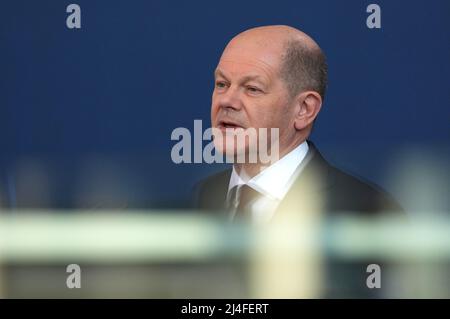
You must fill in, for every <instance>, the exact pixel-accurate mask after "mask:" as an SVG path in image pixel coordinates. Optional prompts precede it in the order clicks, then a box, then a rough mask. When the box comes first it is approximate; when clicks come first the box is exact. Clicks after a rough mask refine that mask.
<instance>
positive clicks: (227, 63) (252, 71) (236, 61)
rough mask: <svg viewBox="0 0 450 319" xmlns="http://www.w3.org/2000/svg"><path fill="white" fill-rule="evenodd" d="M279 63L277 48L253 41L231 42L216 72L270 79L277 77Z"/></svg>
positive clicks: (279, 51) (279, 57) (279, 53)
mask: <svg viewBox="0 0 450 319" xmlns="http://www.w3.org/2000/svg"><path fill="white" fill-rule="evenodd" d="M280 61H281V50H280V49H279V48H278V47H277V46H270V45H261V43H257V42H253V41H232V42H230V44H228V46H227V47H226V48H225V50H224V52H223V54H222V57H221V58H220V61H219V64H218V66H217V70H220V71H222V72H223V73H229V74H230V76H248V75H255V76H256V75H259V76H265V77H269V78H272V77H274V76H277V75H278V70H279V67H280Z"/></svg>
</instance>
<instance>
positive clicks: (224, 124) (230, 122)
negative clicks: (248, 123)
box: [217, 119, 244, 130]
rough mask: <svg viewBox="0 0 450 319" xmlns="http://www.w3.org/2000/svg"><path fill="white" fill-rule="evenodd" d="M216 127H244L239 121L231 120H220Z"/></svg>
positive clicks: (223, 128)
mask: <svg viewBox="0 0 450 319" xmlns="http://www.w3.org/2000/svg"><path fill="white" fill-rule="evenodd" d="M217 127H218V128H219V129H221V130H226V129H238V128H242V129H243V128H244V127H243V126H242V125H241V124H240V123H238V122H235V121H233V120H228V119H226V120H220V121H219V122H218V125H217Z"/></svg>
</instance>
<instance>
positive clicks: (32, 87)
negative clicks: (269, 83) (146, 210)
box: [0, 0, 450, 207]
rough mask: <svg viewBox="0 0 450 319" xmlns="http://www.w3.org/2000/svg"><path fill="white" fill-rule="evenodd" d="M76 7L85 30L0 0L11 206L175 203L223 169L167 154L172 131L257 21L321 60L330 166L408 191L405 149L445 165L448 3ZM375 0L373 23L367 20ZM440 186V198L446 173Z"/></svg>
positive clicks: (5, 181) (193, 111)
mask: <svg viewBox="0 0 450 319" xmlns="http://www.w3.org/2000/svg"><path fill="white" fill-rule="evenodd" d="M74 2H76V3H77V4H79V5H80V6H81V15H82V28H81V30H69V29H68V28H67V27H66V24H65V20H66V17H67V15H68V14H67V13H66V12H65V11H66V6H67V5H68V4H70V3H71V2H69V1H56V0H54V1H44V0H40V1H16V0H14V1H13V0H4V1H1V4H0V147H1V148H0V151H1V154H0V155H1V158H0V165H1V171H2V183H1V184H2V188H1V189H0V190H1V192H2V194H3V195H2V196H3V202H4V203H8V205H10V206H18V207H25V206H31V207H161V206H177V205H180V204H181V202H182V201H183V200H185V199H186V198H187V194H188V191H189V187H190V185H192V184H193V183H194V182H195V180H197V179H199V178H200V177H202V176H205V175H207V174H209V173H210V172H212V171H215V170H217V169H220V168H221V166H219V165H214V166H212V165H207V164H202V165H201V164H191V165H176V164H173V163H172V162H171V159H170V151H171V147H172V146H173V144H174V142H173V141H171V140H170V134H171V132H172V130H173V129H174V128H176V127H179V126H184V127H188V128H192V127H193V120H194V119H203V120H205V121H206V122H205V123H209V108H210V97H211V92H212V87H213V77H212V72H213V70H214V68H215V65H216V63H217V61H218V58H219V57H220V54H221V51H222V49H223V47H224V46H225V45H226V43H227V42H228V41H229V39H230V38H231V37H232V36H234V35H235V34H237V33H239V32H241V31H243V30H245V29H247V28H250V27H253V26H258V25H265V24H288V25H291V26H294V27H297V28H300V29H302V30H304V31H305V32H306V33H308V34H310V35H311V36H312V37H313V38H315V39H316V40H317V42H318V43H319V44H320V45H321V47H322V48H323V49H324V51H325V52H326V54H327V56H328V62H329V69H330V71H329V75H330V78H329V90H328V94H327V98H326V101H325V105H324V108H323V110H322V113H321V114H320V117H319V120H318V122H317V126H316V128H315V131H314V134H313V137H312V139H313V141H314V142H315V143H316V145H317V146H318V147H319V149H321V150H322V152H323V153H324V155H325V156H326V157H327V158H328V159H329V160H330V161H331V162H333V163H334V164H336V165H337V166H339V167H342V168H344V169H346V170H348V171H350V172H352V173H355V174H357V175H360V176H363V177H365V178H367V179H370V180H373V181H375V182H377V183H379V184H380V185H381V186H383V187H385V188H387V189H388V190H389V191H391V192H393V193H394V195H395V196H397V197H402V196H403V197H404V198H406V194H405V190H404V189H403V188H402V187H404V186H402V185H405V183H404V182H399V181H398V180H397V179H395V178H394V177H393V176H397V175H402V174H403V175H404V174H405V172H403V171H401V168H403V169H405V167H407V166H405V165H406V164H404V161H405V159H408V158H410V157H411V156H413V155H411V154H416V155H417V154H418V155H417V157H418V158H419V159H422V161H419V163H422V164H417V161H416V162H414V161H413V164H411V165H412V166H411V167H412V169H411V170H412V171H413V172H414V171H416V169H417V166H414V165H419V166H420V167H421V168H423V170H424V174H425V175H427V169H428V168H427V167H426V165H430V168H429V169H430V170H433V169H434V171H433V172H434V175H437V176H440V177H441V178H442V176H447V175H445V174H448V166H447V163H448V162H449V159H450V148H449V145H450V105H449V102H450V90H449V80H448V79H449V74H450V62H449V58H450V41H449V40H450V1H448V0H442V1H437V0H434V1H425V0H422V1H419V0H415V1H386V0H383V1H381V0H378V1H363V0H352V1H348V0H346V1H325V0H320V1H319V0H316V1H301V0H295V1H285V0H278V1H265V0H257V1H256V0H250V1H225V2H220V1H162V0H161V1H144V0H142V1H105V0H96V1H92V0H89V1H81V0H77V1H74ZM372 2H375V3H377V4H379V5H380V6H381V10H382V28H381V29H379V30H375V29H368V28H367V27H366V23H365V21H366V17H367V15H368V14H367V13H366V7H367V5H368V4H370V3H372ZM436 161H437V162H439V163H441V164H442V163H444V164H443V166H442V167H441V168H440V169H438V170H436V169H435V163H436ZM414 163H415V164H414ZM430 163H431V164H430ZM399 167H400V168H399ZM424 167H425V168H424ZM399 170H400V171H401V172H400V173H399ZM442 174H444V175H442ZM419 179H420V178H419ZM431 183H433V181H432V182H431ZM439 183H440V184H439ZM406 184H407V183H406ZM438 184H439V185H441V189H439V190H437V191H438V192H440V193H442V194H444V195H445V194H446V193H447V192H448V182H447V181H446V179H444V178H442V179H441V180H440V181H439V182H438ZM442 188H443V189H442ZM406 205H408V204H406ZM411 205H412V204H411Z"/></svg>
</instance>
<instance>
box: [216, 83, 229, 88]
mask: <svg viewBox="0 0 450 319" xmlns="http://www.w3.org/2000/svg"><path fill="white" fill-rule="evenodd" d="M226 86H227V85H226V83H225V82H216V87H217V88H219V89H222V88H225V87H226Z"/></svg>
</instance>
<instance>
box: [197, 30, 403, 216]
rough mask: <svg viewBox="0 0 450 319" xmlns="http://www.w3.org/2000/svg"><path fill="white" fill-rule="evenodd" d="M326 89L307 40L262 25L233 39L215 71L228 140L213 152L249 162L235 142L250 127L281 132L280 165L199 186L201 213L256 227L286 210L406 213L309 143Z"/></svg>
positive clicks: (217, 118)
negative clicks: (225, 214) (240, 156)
mask: <svg viewBox="0 0 450 319" xmlns="http://www.w3.org/2000/svg"><path fill="white" fill-rule="evenodd" d="M326 84H327V65H326V60H325V56H324V54H323V52H322V50H321V49H320V47H319V46H318V45H317V43H316V42H315V41H314V40H313V39H312V38H310V37H309V36H308V35H306V34H305V33H303V32H301V31H299V30H297V29H295V28H292V27H289V26H264V27H258V28H253V29H250V30H247V31H245V32H243V33H241V34H239V35H237V36H236V37H234V38H233V39H232V40H231V41H230V43H229V44H228V45H227V46H226V48H225V50H224V52H223V54H222V56H221V58H220V61H219V64H218V66H217V68H216V70H215V88H214V92H213V95H212V107H211V122H212V126H213V128H216V129H218V130H219V132H220V133H221V134H223V136H221V137H222V138H217V137H218V136H217V134H216V139H215V147H216V149H217V150H218V151H219V152H222V153H224V154H225V153H226V154H229V153H230V152H231V153H232V154H234V156H235V158H236V156H237V155H238V154H239V153H245V154H247V155H248V154H249V152H250V148H251V146H252V145H251V144H252V142H249V141H247V140H246V143H243V144H241V146H239V145H236V143H234V144H233V143H230V140H233V139H234V138H236V136H238V135H239V134H240V133H239V132H241V131H243V130H248V129H250V128H256V129H260V128H277V129H278V137H279V139H278V150H279V154H278V158H279V160H277V161H275V163H271V165H269V166H266V165H265V163H262V162H261V161H256V162H249V161H246V162H243V163H240V162H235V163H234V165H233V168H232V169H230V170H227V171H224V172H221V173H218V174H216V175H214V176H211V177H209V178H207V179H206V180H204V181H202V182H201V183H199V184H198V185H197V187H196V192H195V196H196V198H195V202H196V207H197V208H199V209H205V210H208V211H214V210H220V211H227V212H228V214H229V218H230V219H232V220H234V219H237V218H241V217H243V218H245V219H247V220H252V221H272V220H274V219H277V218H281V217H282V216H284V214H286V212H287V211H289V212H292V211H299V212H300V211H302V210H310V211H313V212H314V211H318V212H324V213H340V212H341V213H342V212H344V213H357V214H374V213H378V212H383V211H400V210H401V208H400V207H399V206H398V205H397V203H396V202H395V201H394V200H392V199H391V198H390V196H389V195H387V194H385V193H384V192H382V191H381V190H378V189H377V188H376V187H374V186H371V185H369V184H368V183H365V182H362V181H361V180H359V179H356V178H355V177H352V176H350V175H348V174H346V173H344V172H342V171H340V170H338V169H336V168H334V167H332V166H331V165H330V164H328V163H327V162H326V161H325V159H324V158H323V157H322V156H321V154H320V153H319V151H318V150H317V149H316V147H315V146H314V144H313V143H312V142H310V141H309V140H308V137H309V135H310V133H311V130H312V127H313V124H314V121H315V119H316V118H317V115H318V114H319V112H320V110H321V107H322V103H323V100H324V96H325V89H326ZM220 133H219V134H220ZM230 136H231V139H230ZM258 137H259V138H261V136H258ZM216 141H218V142H216ZM230 145H231V146H230ZM230 148H231V149H230Z"/></svg>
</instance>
